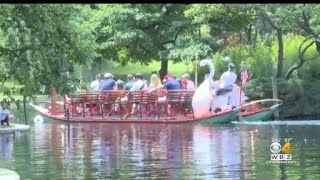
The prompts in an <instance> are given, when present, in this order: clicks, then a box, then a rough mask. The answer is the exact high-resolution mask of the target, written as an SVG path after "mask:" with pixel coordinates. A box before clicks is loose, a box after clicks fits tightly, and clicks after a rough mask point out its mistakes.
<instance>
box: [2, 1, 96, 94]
mask: <svg viewBox="0 0 320 180" xmlns="http://www.w3.org/2000/svg"><path fill="white" fill-rule="evenodd" d="M0 8H1V11H5V12H7V13H6V14H4V15H3V21H1V22H0V23H1V24H0V27H1V29H2V34H3V35H4V39H5V42H4V43H2V44H1V47H0V50H1V51H0V52H1V58H2V61H1V66H2V67H3V68H4V69H5V71H1V73H0V78H1V81H2V82H4V81H6V80H9V79H10V80H15V81H17V82H18V83H19V84H22V85H24V88H23V89H22V90H23V91H22V92H21V93H23V94H24V95H27V96H31V95H32V94H34V93H37V92H39V90H40V89H41V87H42V86H43V85H45V86H47V87H50V86H51V85H52V86H56V87H58V89H59V90H61V91H62V89H66V88H68V87H67V86H66V84H68V83H69V82H68V80H69V79H68V78H66V77H65V76H64V74H66V72H67V71H70V70H72V67H73V64H74V63H80V64H85V63H86V62H87V61H90V60H91V59H93V58H94V56H95V53H94V50H95V46H94V43H93V42H94V40H95V39H94V37H93V36H92V35H91V34H90V31H83V30H82V29H81V28H80V27H79V26H80V24H81V22H82V21H83V20H81V17H80V15H79V13H80V8H79V7H76V6H72V5H2V6H1V7H0ZM90 42H91V43H90ZM71 82H75V81H71Z"/></svg>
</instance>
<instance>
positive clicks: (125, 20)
mask: <svg viewBox="0 0 320 180" xmlns="http://www.w3.org/2000/svg"><path fill="white" fill-rule="evenodd" d="M187 7H188V5H186V4H143V5H142V4H123V5H112V6H108V8H107V10H106V11H105V13H104V18H103V20H102V21H101V24H100V27H98V28H97V30H96V32H97V33H98V39H97V42H98V43H99V53H101V54H102V57H103V58H104V59H108V60H113V61H117V62H121V63H122V64H123V65H125V64H126V63H127V62H140V63H142V64H146V65H147V64H148V63H149V62H151V61H153V60H156V61H158V60H160V61H161V69H160V76H161V77H163V76H164V75H165V74H166V73H167V69H168V60H173V61H175V62H178V61H182V60H194V59H196V58H197V57H198V56H200V57H205V56H208V55H209V54H210V53H212V48H214V46H215V44H213V43H211V41H210V40H208V39H201V38H200V37H199V36H198V35H199V25H196V24H194V23H192V22H191V21H190V20H189V19H188V18H187V17H185V15H184V12H185V10H186V8H187Z"/></svg>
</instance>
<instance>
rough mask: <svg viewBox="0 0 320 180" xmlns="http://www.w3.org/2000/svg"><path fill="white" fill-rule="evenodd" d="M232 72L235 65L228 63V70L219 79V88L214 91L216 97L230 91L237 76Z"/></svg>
mask: <svg viewBox="0 0 320 180" xmlns="http://www.w3.org/2000/svg"><path fill="white" fill-rule="evenodd" d="M234 70H235V65H234V64H233V63H230V64H229V65H228V70H227V71H226V72H224V73H223V74H222V75H221V77H220V80H219V87H218V88H217V89H216V90H215V95H216V96H219V95H221V94H225V93H227V92H231V91H232V88H233V85H234V83H235V82H236V80H237V74H236V73H235V72H234Z"/></svg>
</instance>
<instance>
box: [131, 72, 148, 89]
mask: <svg viewBox="0 0 320 180" xmlns="http://www.w3.org/2000/svg"><path fill="white" fill-rule="evenodd" d="M134 78H135V82H134V83H133V85H132V87H131V89H130V91H144V90H147V89H148V85H147V84H146V83H145V81H144V80H143V79H142V75H141V74H136V75H135V76H134Z"/></svg>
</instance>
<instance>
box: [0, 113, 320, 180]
mask: <svg viewBox="0 0 320 180" xmlns="http://www.w3.org/2000/svg"><path fill="white" fill-rule="evenodd" d="M312 122H313V123H310V122H304V123H301V122H299V121H294V122H292V121H285V122H283V123H251V124H250V123H249V124H230V125H216V126H209V125H204V124H194V125H191V124H167V125H166V124H99V123H92V124H91V123H86V124H78V123H72V124H71V128H70V129H71V131H70V141H68V136H67V128H66V127H67V126H66V124H65V123H63V122H62V123H61V122H57V121H52V120H48V119H45V121H44V122H43V123H41V122H30V125H31V130H30V132H28V133H20V134H16V135H15V136H14V135H12V134H11V135H0V168H8V169H11V170H14V171H16V172H18V173H19V174H20V176H21V179H232V180H235V179H290V180H291V179H303V180H304V179H320V173H319V172H320V134H319V132H320V126H319V125H320V123H318V121H312ZM285 138H291V139H292V140H291V154H292V156H293V159H292V160H293V161H296V164H281V165H280V164H268V163H267V161H269V160H270V155H271V152H270V144H271V143H272V141H273V139H281V140H282V141H283V140H284V139H285Z"/></svg>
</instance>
